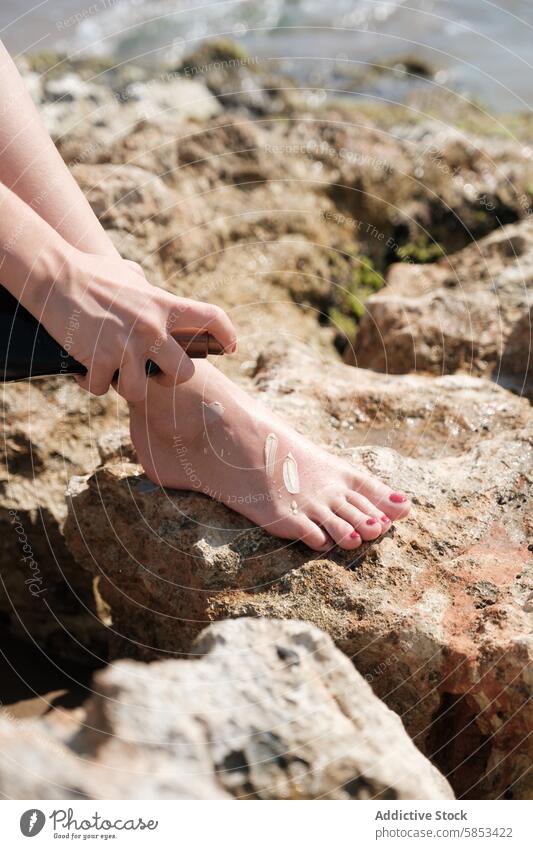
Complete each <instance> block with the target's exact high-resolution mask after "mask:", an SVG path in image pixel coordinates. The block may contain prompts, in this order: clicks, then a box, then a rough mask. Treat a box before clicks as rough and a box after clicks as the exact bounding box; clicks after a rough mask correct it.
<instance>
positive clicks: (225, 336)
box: [169, 300, 237, 352]
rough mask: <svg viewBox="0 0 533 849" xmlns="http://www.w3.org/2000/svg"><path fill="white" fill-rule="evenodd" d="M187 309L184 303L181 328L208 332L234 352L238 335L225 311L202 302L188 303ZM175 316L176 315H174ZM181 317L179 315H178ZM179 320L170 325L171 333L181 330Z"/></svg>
mask: <svg viewBox="0 0 533 849" xmlns="http://www.w3.org/2000/svg"><path fill="white" fill-rule="evenodd" d="M186 307H187V308H186V309H185V310H184V309H183V301H182V302H181V304H180V314H181V316H182V318H183V321H182V322H181V326H182V327H184V326H185V323H184V322H185V321H186V322H187V327H194V328H197V329H198V330H208V331H209V333H211V334H212V335H213V336H214V337H215V338H216V339H217V340H218V341H219V342H220V344H221V345H222V346H223V347H224V349H225V350H227V351H229V352H232V351H233V350H234V349H235V347H236V344H237V333H236V330H235V327H234V326H233V322H232V321H231V319H230V317H229V316H228V315H227V314H226V313H225V312H224V310H223V309H221V308H220V307H217V306H216V305H215V304H204V303H202V302H201V301H190V300H187V301H186ZM173 315H175V313H173ZM178 315H179V314H178ZM179 324H180V322H179V319H178V320H177V321H175V322H173V323H171V324H169V329H170V332H171V333H173V332H176V330H177V329H178V328H179Z"/></svg>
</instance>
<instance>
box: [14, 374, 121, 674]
mask: <svg viewBox="0 0 533 849" xmlns="http://www.w3.org/2000/svg"><path fill="white" fill-rule="evenodd" d="M123 410H124V407H123V405H122V403H121V402H120V400H119V399H118V396H116V395H114V393H113V395H111V394H110V395H109V396H108V397H106V398H93V397H90V396H89V395H88V394H87V393H86V392H84V391H83V390H81V389H80V388H79V387H78V386H77V384H76V383H75V382H74V380H73V378H68V377H62V378H47V379H44V380H39V381H32V382H31V383H20V384H11V385H7V384H6V385H5V386H4V389H3V396H2V416H3V421H4V443H3V452H2V461H1V464H0V526H1V534H0V539H1V546H0V573H1V578H2V591H1V593H0V611H1V615H2V619H3V621H4V624H7V625H8V626H9V627H10V629H11V630H12V631H14V632H15V633H17V634H18V635H21V636H24V637H26V638H29V639H32V640H36V641H37V642H38V643H40V644H41V645H45V646H46V648H47V650H48V651H50V652H52V654H54V653H61V654H64V653H65V652H70V651H72V639H73V638H74V639H76V640H78V641H79V644H80V646H85V647H86V648H87V649H89V648H90V647H91V646H92V647H93V648H95V649H97V650H98V651H99V652H101V651H102V650H103V649H104V648H105V646H104V641H103V639H102V628H101V625H100V623H99V622H98V619H97V617H96V611H95V604H94V599H93V591H92V580H91V578H90V576H88V575H87V574H85V575H84V574H83V573H81V572H80V569H79V566H78V565H77V564H76V563H75V562H74V561H73V559H72V557H71V555H70V554H69V552H68V550H67V548H66V546H65V543H64V540H63V537H62V526H63V522H64V519H65V516H66V511H67V508H66V501H65V490H66V487H67V484H68V481H69V479H70V478H71V476H72V475H73V474H79V473H82V472H83V473H85V474H86V473H87V472H88V471H89V470H90V469H94V468H95V467H96V466H97V465H98V464H99V463H100V462H101V457H102V455H101V454H100V452H99V451H98V446H97V440H98V437H99V436H100V435H101V434H103V433H107V432H108V431H110V430H112V429H113V426H114V425H115V426H116V423H117V421H118V420H119V419H120V411H123ZM128 456H129V457H130V458H131V454H129V455H128ZM80 657H81V658H82V659H83V658H84V659H85V662H88V663H92V662H93V658H91V657H90V652H87V654H85V653H84V651H83V650H80Z"/></svg>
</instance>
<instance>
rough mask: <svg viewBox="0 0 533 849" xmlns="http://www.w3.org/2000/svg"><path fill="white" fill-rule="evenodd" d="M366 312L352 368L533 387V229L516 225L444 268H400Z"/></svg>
mask: <svg viewBox="0 0 533 849" xmlns="http://www.w3.org/2000/svg"><path fill="white" fill-rule="evenodd" d="M387 284H388V285H387V286H386V287H385V288H384V289H383V290H382V291H381V292H380V293H378V294H376V295H373V296H372V297H371V298H370V299H369V300H368V301H367V304H366V308H367V313H366V315H365V316H364V318H363V320H362V322H361V325H360V328H359V331H358V334H357V339H356V343H355V348H354V350H353V351H349V352H348V354H347V357H346V359H347V361H348V362H356V363H357V364H358V365H359V366H362V367H365V368H373V369H376V370H378V371H387V372H390V373H392V374H402V373H405V372H409V371H419V372H426V373H433V374H443V373H450V372H460V371H462V372H469V373H471V374H478V375H479V374H484V375H490V376H493V377H494V378H495V379H497V380H498V381H499V382H504V383H505V382H507V383H509V382H513V383H515V384H516V385H520V384H527V382H528V381H529V380H530V379H531V374H532V367H531V362H532V360H531V356H530V353H531V334H530V309H531V303H532V300H533V294H532V293H533V288H532V287H533V225H532V224H531V222H530V221H523V222H521V223H519V224H514V225H510V226H508V227H504V228H502V229H501V230H498V231H497V232H495V233H492V234H491V235H490V236H487V237H486V238H485V239H482V240H481V241H479V242H477V243H475V244H473V245H470V246H469V247H467V248H464V249H463V250H462V251H459V252H458V253H456V254H454V255H452V256H448V257H447V258H446V259H443V260H441V261H440V262H437V263H434V264H431V265H426V266H413V265H408V264H397V265H393V266H392V267H391V269H390V271H389V275H388V279H387Z"/></svg>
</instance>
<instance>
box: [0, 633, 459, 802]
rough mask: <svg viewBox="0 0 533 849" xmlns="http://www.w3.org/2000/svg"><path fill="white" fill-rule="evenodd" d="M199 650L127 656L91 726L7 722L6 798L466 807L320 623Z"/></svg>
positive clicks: (2, 764)
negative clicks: (189, 656) (443, 802)
mask: <svg viewBox="0 0 533 849" xmlns="http://www.w3.org/2000/svg"><path fill="white" fill-rule="evenodd" d="M193 651H194V654H195V655H197V656H199V657H198V659H196V660H166V661H163V662H159V663H153V664H139V663H136V662H134V661H119V662H118V663H115V664H113V665H111V666H110V667H108V669H106V670H105V671H103V672H100V673H98V674H97V675H96V678H95V682H94V694H93V695H92V696H91V698H90V699H89V701H88V703H87V704H86V706H85V712H84V716H83V717H80V718H79V723H80V724H79V730H78V731H76V730H75V728H71V729H70V732H69V733H65V731H63V732H62V733H61V732H60V731H59V730H58V729H57V727H55V724H54V721H52V720H40V721H38V722H33V723H24V724H22V723H19V725H18V727H17V728H16V729H15V732H13V728H12V727H10V723H9V722H8V721H6V720H3V721H1V722H0V740H1V750H2V758H1V759H0V791H1V792H3V793H4V794H6V795H9V796H11V797H13V796H15V798H18V799H27V798H32V799H33V798H39V799H49V798H70V799H73V798H74V799H75V798H80V797H81V798H93V799H99V798H113V799H115V798H138V799H146V798H149V799H153V798H163V799H169V798H170V799H172V798H193V799H194V798H200V799H206V798H229V797H237V798H243V799H250V798H252V799H253V798H255V799H314V798H326V799H369V798H370V799H371V798H379V799H450V798H453V793H452V791H451V788H450V786H449V784H448V783H447V781H446V780H445V779H444V778H443V776H442V775H440V774H439V772H438V771H437V770H436V769H435V768H434V767H433V766H432V765H431V764H430V763H429V761H427V760H426V759H425V758H424V757H423V755H421V753H420V752H419V751H418V750H417V749H416V747H415V746H414V744H413V743H412V742H411V740H410V739H409V738H408V736H407V734H406V733H405V731H404V729H403V727H402V723H401V721H400V720H399V719H398V717H397V716H396V715H395V714H394V713H392V711H390V710H388V709H387V708H386V707H385V705H384V704H383V703H382V702H380V701H379V699H377V698H376V697H375V696H374V695H373V693H372V690H371V688H370V687H369V685H368V684H367V683H366V682H365V681H364V680H363V678H362V677H361V676H360V675H359V674H358V673H357V672H356V671H355V670H354V668H353V666H352V664H351V663H350V661H349V660H348V659H347V658H345V657H344V656H343V655H342V654H341V652H339V651H338V650H337V649H336V648H335V647H334V646H333V643H332V641H331V639H330V638H329V637H328V636H327V635H325V634H323V633H321V632H320V631H319V630H318V629H317V628H314V627H312V626H310V625H307V624H306V623H303V622H292V621H289V622H276V621H269V620H264V619H263V620H262V619H259V620H251V619H239V620H235V621H230V622H221V623H217V624H215V625H211V626H210V627H209V628H208V629H207V630H206V631H205V632H204V634H203V635H202V636H201V637H200V638H199V640H198V641H197V642H196V644H195V646H194V649H193ZM56 724H57V720H56ZM15 759H16V763H17V771H16V772H17V774H16V776H15V777H14V776H13V775H12V765H11V761H12V760H15Z"/></svg>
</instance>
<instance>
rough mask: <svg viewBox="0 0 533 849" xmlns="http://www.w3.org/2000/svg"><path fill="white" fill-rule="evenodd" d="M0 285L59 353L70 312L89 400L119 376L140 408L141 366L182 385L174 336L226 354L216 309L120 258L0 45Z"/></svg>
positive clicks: (185, 374) (228, 326) (186, 364)
mask: <svg viewBox="0 0 533 849" xmlns="http://www.w3.org/2000/svg"><path fill="white" fill-rule="evenodd" d="M1 183H3V185H1ZM37 200H38V203H37ZM37 208H38V213H39V214H37V211H36V210H37ZM0 281H1V283H2V285H4V286H5V287H6V288H8V289H9V291H10V292H11V293H12V294H13V295H14V296H15V297H16V298H18V299H19V300H20V302H21V303H22V304H23V306H25V307H26V308H27V309H28V310H29V311H30V312H31V313H32V314H33V315H34V316H35V317H36V318H37V319H38V320H39V321H40V322H41V323H42V324H43V325H44V326H45V327H46V329H47V330H48V332H49V333H50V335H51V336H52V337H53V338H54V339H56V341H57V342H59V343H60V344H61V343H62V339H63V338H64V335H65V328H66V326H67V322H68V320H69V317H70V316H71V315H72V313H73V311H74V310H76V311H77V312H76V315H79V329H78V330H77V332H76V337H75V340H74V343H73V344H72V345H71V347H70V353H71V354H72V356H73V357H74V358H75V359H77V360H78V361H79V362H81V363H82V364H83V365H84V366H86V368H87V371H88V373H87V376H86V377H84V378H77V379H78V382H79V383H80V385H81V386H83V387H84V388H85V389H88V390H89V391H91V392H93V393H95V394H97V395H102V394H104V393H105V392H106V391H107V390H108V389H109V386H110V382H111V380H112V376H113V374H114V372H115V371H116V370H117V369H120V381H119V385H118V391H119V392H120V394H122V395H123V396H124V397H125V398H126V399H127V400H128V401H139V400H141V399H142V398H143V397H144V395H145V392H146V376H145V371H144V366H145V362H146V360H147V359H151V360H153V361H154V362H156V363H157V365H158V366H159V367H160V368H161V370H162V374H160V375H157V376H156V377H153V378H151V379H152V380H156V381H158V382H160V383H164V384H166V385H171V384H174V383H181V382H183V381H185V380H188V379H189V377H190V376H191V375H192V374H193V372H194V366H193V364H192V362H191V360H190V359H189V357H188V356H187V355H186V354H185V352H184V351H183V349H182V348H181V347H180V346H179V345H178V343H177V342H176V341H175V339H173V338H172V333H176V332H178V331H179V330H182V329H185V328H187V329H190V328H195V329H198V330H208V331H209V332H211V333H212V334H213V335H214V336H215V337H216V338H217V339H218V341H219V342H220V343H221V344H222V346H223V347H224V348H225V349H226V350H227V351H232V350H234V349H235V329H234V327H233V325H232V323H231V321H230V320H229V318H228V317H227V316H226V314H225V313H224V312H223V311H222V310H221V309H219V308H218V307H215V306H213V305H211V304H205V303H201V302H197V301H192V300H188V299H185V298H178V297H176V296H174V295H171V294H169V293H168V292H165V291H163V290H161V289H158V288H156V287H154V286H151V285H150V283H149V282H148V281H147V280H146V278H145V277H144V275H143V274H142V270H141V269H140V267H139V266H136V264H135V263H130V262H129V261H127V260H123V259H121V257H120V255H119V254H118V252H117V251H116V249H115V248H114V246H113V245H112V243H111V241H110V239H109V238H108V236H107V234H106V233H105V231H104V229H103V228H102V226H101V225H100V223H99V221H98V219H97V218H96V216H95V215H94V213H93V212H92V210H91V208H90V206H89V204H88V202H87V201H86V199H85V197H84V195H83V193H82V192H81V190H80V189H79V187H78V185H77V184H76V182H75V180H74V179H73V177H72V175H71V174H70V171H69V170H68V168H67V167H66V166H65V164H64V163H63V161H62V159H61V157H60V156H59V153H58V152H57V150H56V149H55V146H54V144H53V143H52V141H51V139H50V137H49V136H48V134H47V132H46V130H45V128H44V126H43V125H42V123H41V121H40V118H39V115H38V113H37V111H36V110H35V107H34V106H33V103H32V102H31V99H30V98H29V95H28V94H27V93H26V91H25V89H24V86H23V83H22V80H21V78H20V76H19V74H18V72H17V70H16V68H15V66H14V65H13V63H12V61H11V59H10V58H9V56H8V54H7V53H6V52H5V50H4V48H3V46H2V45H1V44H0Z"/></svg>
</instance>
